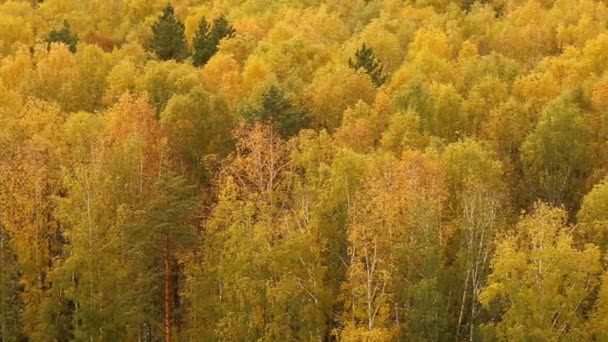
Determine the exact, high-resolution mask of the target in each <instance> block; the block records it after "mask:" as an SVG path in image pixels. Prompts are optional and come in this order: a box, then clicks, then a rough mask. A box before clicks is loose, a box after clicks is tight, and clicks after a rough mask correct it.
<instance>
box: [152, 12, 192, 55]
mask: <svg viewBox="0 0 608 342" xmlns="http://www.w3.org/2000/svg"><path fill="white" fill-rule="evenodd" d="M152 33H153V37H152V40H151V41H150V45H149V49H150V51H152V52H154V53H155V54H156V55H157V56H158V58H160V59H161V60H165V61H166V60H171V59H174V60H177V61H182V60H184V59H185V58H186V57H188V48H187V47H186V38H185V36H184V24H183V23H181V22H179V21H178V20H177V19H176V18H175V15H174V12H173V7H172V6H171V5H167V6H166V7H165V9H164V10H163V14H162V15H161V17H160V18H159V19H158V20H157V21H156V22H155V23H154V25H153V26H152Z"/></svg>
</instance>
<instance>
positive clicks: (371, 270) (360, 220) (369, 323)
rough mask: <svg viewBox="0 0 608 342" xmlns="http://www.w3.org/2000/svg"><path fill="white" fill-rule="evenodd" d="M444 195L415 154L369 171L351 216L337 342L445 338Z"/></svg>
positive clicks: (437, 176)
mask: <svg viewBox="0 0 608 342" xmlns="http://www.w3.org/2000/svg"><path fill="white" fill-rule="evenodd" d="M445 195H446V188H445V184H444V182H443V175H442V172H441V170H440V168H439V165H438V164H437V163H436V162H433V161H432V160H430V159H429V158H428V157H426V156H425V155H422V154H421V153H419V152H412V151H410V152H406V153H404V156H403V160H401V161H396V160H394V159H392V157H390V156H381V157H379V160H378V161H377V162H375V163H373V164H371V165H370V167H369V169H368V170H367V172H366V173H365V174H364V176H363V184H362V185H361V188H360V189H359V191H358V192H357V194H356V195H355V198H354V200H353V203H352V204H351V206H350V208H349V212H348V215H349V220H348V226H347V229H348V242H349V263H348V271H347V279H346V281H345V283H344V284H343V292H342V298H343V301H344V304H345V307H344V312H343V320H344V322H343V324H344V326H345V327H344V330H343V331H341V332H340V337H341V338H342V339H344V340H347V341H389V340H395V339H399V338H405V339H408V340H410V339H411V340H437V339H438V338H439V337H440V336H442V335H443V334H444V329H445V323H446V321H445V305H446V302H445V298H443V297H442V294H441V291H440V289H439V284H440V270H441V263H440V255H441V249H440V244H441V236H442V235H443V233H442V231H441V226H440V220H441V215H440V212H441V209H442V207H443V205H444V200H445V198H446V196H445Z"/></svg>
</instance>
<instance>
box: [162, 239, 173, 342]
mask: <svg viewBox="0 0 608 342" xmlns="http://www.w3.org/2000/svg"><path fill="white" fill-rule="evenodd" d="M170 258H171V244H170V241H169V234H166V235H165V257H164V259H165V293H164V297H165V298H164V300H165V341H166V342H171V341H172V337H173V335H172V330H173V322H172V321H171V263H170V262H171V260H170Z"/></svg>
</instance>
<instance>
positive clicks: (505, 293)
mask: <svg viewBox="0 0 608 342" xmlns="http://www.w3.org/2000/svg"><path fill="white" fill-rule="evenodd" d="M566 214H567V213H566V212H565V211H564V210H563V209H559V208H552V207H550V206H548V205H546V204H543V203H537V204H536V205H535V208H534V211H533V212H532V213H530V214H528V215H526V216H524V217H522V218H521V219H520V221H519V223H518V224H517V227H516V229H515V231H514V232H513V233H511V234H508V235H506V236H505V237H504V238H502V239H501V240H499V241H498V245H497V247H496V254H495V256H494V258H493V259H492V262H491V264H492V273H491V274H490V277H489V281H488V286H487V287H486V288H485V289H483V291H482V292H481V294H480V300H481V303H482V305H483V306H484V308H486V310H489V311H490V313H491V314H492V316H493V318H492V319H491V320H490V323H487V324H484V325H483V326H482V331H483V332H484V333H485V338H486V339H489V340H519V341H521V340H565V341H579V340H580V341H582V340H587V338H588V336H587V335H586V331H585V329H584V323H585V318H584V315H585V314H584V313H585V312H586V311H587V310H589V309H590V302H589V301H590V299H591V296H592V295H593V293H594V291H595V289H596V287H597V285H598V284H599V274H600V272H601V264H600V252H599V249H598V248H597V247H596V246H594V245H585V246H584V247H583V248H580V249H579V248H577V247H576V246H575V244H574V241H573V238H572V227H571V226H568V225H567V224H566Z"/></svg>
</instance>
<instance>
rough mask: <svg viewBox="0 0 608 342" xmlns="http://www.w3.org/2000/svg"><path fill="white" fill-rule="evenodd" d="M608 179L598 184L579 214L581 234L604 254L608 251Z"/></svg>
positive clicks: (585, 198)
mask: <svg viewBox="0 0 608 342" xmlns="http://www.w3.org/2000/svg"><path fill="white" fill-rule="evenodd" d="M606 208H608V178H605V179H604V180H603V181H602V182H600V183H598V184H596V185H595V186H594V187H593V189H592V190H591V191H590V192H589V193H588V194H587V195H585V197H584V198H583V204H582V205H581V209H580V210H579V212H578V213H577V216H576V217H577V219H578V223H579V225H580V227H581V230H582V232H581V234H582V235H583V236H584V237H585V240H586V241H587V242H590V243H594V244H596V245H598V246H599V247H600V249H601V251H602V253H606V251H607V250H608V211H607V210H606Z"/></svg>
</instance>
